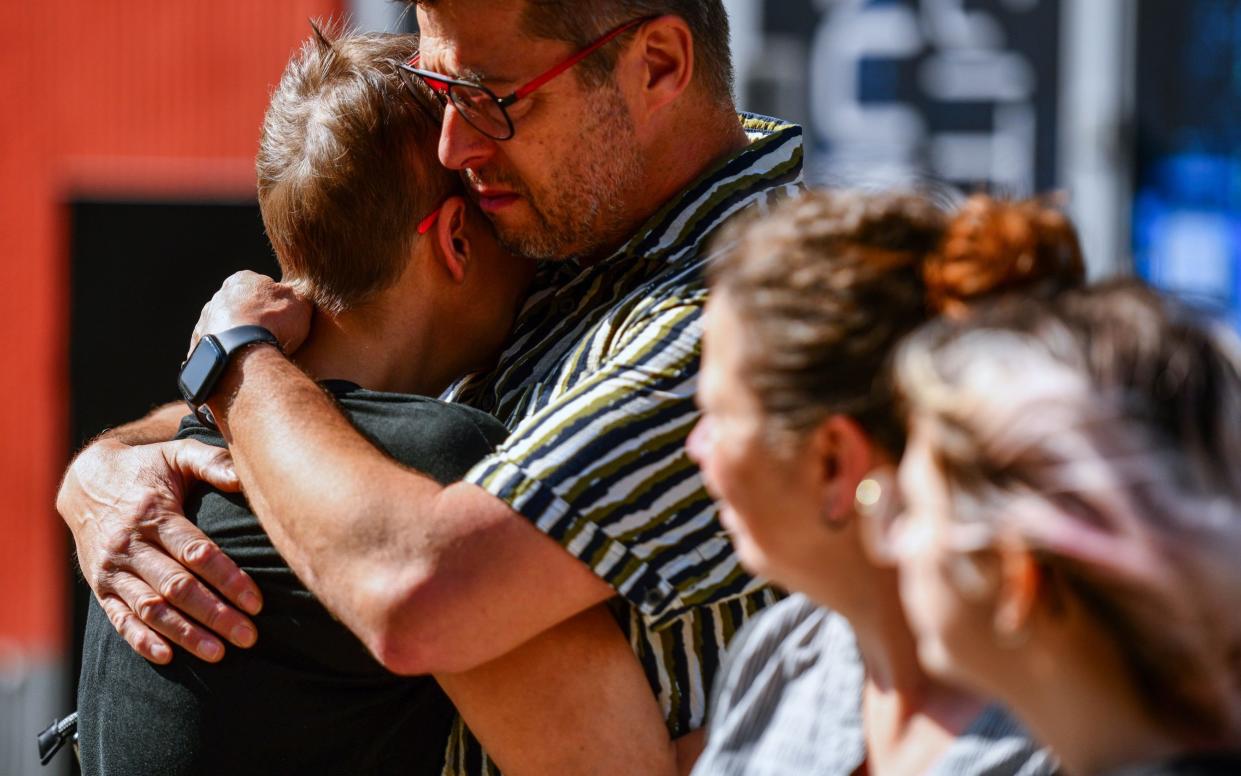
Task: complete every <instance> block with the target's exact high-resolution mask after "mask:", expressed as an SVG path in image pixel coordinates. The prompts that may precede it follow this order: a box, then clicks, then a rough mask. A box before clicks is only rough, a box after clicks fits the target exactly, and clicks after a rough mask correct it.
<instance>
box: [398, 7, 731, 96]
mask: <svg viewBox="0 0 1241 776" xmlns="http://www.w3.org/2000/svg"><path fill="white" fill-rule="evenodd" d="M407 2H411V3H412V4H414V5H424V6H433V5H435V4H436V2H438V0H407ZM525 2H526V7H525V10H524V11H523V13H522V19H523V22H524V24H525V28H526V32H528V33H530V34H531V35H533V36H535V37H538V38H546V39H549V40H561V41H565V42H567V43H571V44H572V45H574V46H578V47H582V46H586V45H588V44H590V43H591V42H592V41H594V40H595V39H597V38H598V37H599V36H601V35H603V34H604V33H606V32H607V31H608V30H610V29H612V28H614V27H617V26H619V25H621V24H624V23H625V22H627V21H629V20H631V19H641V18H644V17H648V16H664V15H671V16H679V17H681V18H682V19H684V20H685V23H686V24H687V25H689V29H690V33H691V34H692V35H693V36H694V68H695V75H694V77H695V79H698V80H700V81H701V83H702V85H703V87H704V91H705V92H706V93H707V95H708V96H710V97H712V98H713V99H715V100H716V101H717V102H719V103H720V104H721V105H728V106H730V107H731V105H732V92H733V60H732V49H731V48H730V46H729V32H728V12H727V11H726V10H725V9H724V3H723V0H525ZM615 67H616V49H615V47H613V46H605V47H604V48H603V49H601V50H600V51H599V52H597V53H596V54H595V55H594V56H592V57H589V58H588V59H586V61H584V62H582V64H580V65H578V66H577V67H576V68H574V71H575V72H576V74H577V77H578V79H579V80H580V81H581V82H582V83H583V84H584V85H585V86H587V87H591V88H594V87H598V86H601V85H603V84H604V83H605V82H606V81H607V80H608V77H609V76H611V74H612V71H613V69H614V68H615Z"/></svg>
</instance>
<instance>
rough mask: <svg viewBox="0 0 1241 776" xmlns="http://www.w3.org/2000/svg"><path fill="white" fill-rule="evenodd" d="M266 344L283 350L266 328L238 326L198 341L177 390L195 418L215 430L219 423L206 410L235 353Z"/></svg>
mask: <svg viewBox="0 0 1241 776" xmlns="http://www.w3.org/2000/svg"><path fill="white" fill-rule="evenodd" d="M259 343H266V344H268V345H274V346H275V348H276V349H277V350H280V341H279V340H277V339H276V335H274V334H272V333H271V332H270V331H268V330H267V329H264V328H263V327H262V326H237V327H235V328H232V329H228V330H227V331H222V332H220V333H219V334H207V335H205V336H204V337H202V338H201V339H199V340H198V344H197V345H195V346H194V351H193V352H192V353H190V357H189V358H187V359H185V361H184V362H183V363H182V364H181V374H180V376H179V377H178V378H177V388H179V389H180V390H181V396H182V397H184V398H185V403H186V404H188V405H190V409H191V410H192V411H193V412H194V416H195V417H197V418H198V419H199V421H201V422H202V423H203V424H204V425H206V426H210V427H212V428H214V427H215V419H214V418H212V417H211V414H210V411H208V410H206V409H205V405H206V404H207V399H209V398H211V394H212V393H213V392H214V391H215V386H216V383H218V382H219V381H220V376H221V375H223V374H224V370H226V369H228V362H229V360H230V359H231V358H232V356H233V354H234V353H237V352H238V351H240V350H241V349H242V348H244V347H247V346H249V345H255V344H259Z"/></svg>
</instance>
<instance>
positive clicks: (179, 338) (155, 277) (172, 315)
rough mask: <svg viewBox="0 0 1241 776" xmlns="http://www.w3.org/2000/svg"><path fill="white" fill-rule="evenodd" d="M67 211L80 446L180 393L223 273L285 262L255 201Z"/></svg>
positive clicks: (73, 437) (268, 269)
mask: <svg viewBox="0 0 1241 776" xmlns="http://www.w3.org/2000/svg"><path fill="white" fill-rule="evenodd" d="M69 215H70V217H69V229H70V249H69V255H70V324H69V433H70V439H69V442H70V445H71V447H72V449H73V450H77V449H78V448H80V447H81V446H82V445H83V444H84V443H85V442H86V441H87V440H88V439H90V438H91V437H92V436H94V435H96V434H98V433H99V432H101V431H103V430H104V429H106V428H109V427H111V426H115V425H118V424H121V423H124V422H126V421H129V420H133V419H134V418H137V417H139V416H140V415H142V414H144V413H145V412H146V411H147V410H149V409H150V408H152V407H154V406H155V405H157V404H161V403H164V402H168V401H172V400H174V399H176V398H177V392H176V382H175V381H176V375H177V369H178V367H179V366H180V363H181V360H182V359H183V358H185V351H186V348H187V347H188V345H189V336H190V332H191V331H192V329H193V327H194V323H195V322H196V321H197V320H198V314H199V311H200V310H201V309H202V306H203V305H204V304H205V303H206V302H207V300H208V299H210V297H211V295H212V294H213V293H214V292H215V290H216V289H217V288H219V286H220V284H221V283H222V282H223V280H224V278H226V277H227V276H228V275H230V274H231V273H233V272H235V271H237V270H241V269H252V270H255V271H258V272H263V273H266V274H270V275H275V274H277V273H278V272H279V270H278V268H277V266H276V262H275V259H274V258H273V256H272V252H271V248H270V247H269V245H268V243H267V238H266V236H265V235H264V233H263V223H262V220H261V219H260V217H259V209H258V205H257V204H255V203H254V202H226V203H219V202H191V201H182V202H138V201H117V200H108V201H97V200H80V201H74V202H72V203H70V205H69ZM72 589H73V613H74V615H73V643H74V653H73V654H74V666H73V677H74V680H73V684H74V685H76V681H77V676H78V673H79V670H80V668H81V646H82V643H81V635H82V629H83V627H84V625H85V612H86V602H87V600H88V599H87V596H88V595H89V594H90V593H89V590H88V589H87V587H86V585H85V584H84V583H82V582H81V581H80V580H79V579H77V577H76V574H75V575H74V582H73V588H72ZM75 689H76V688H75ZM72 703H73V701H72V700H70V704H71V705H70V706H69V708H72Z"/></svg>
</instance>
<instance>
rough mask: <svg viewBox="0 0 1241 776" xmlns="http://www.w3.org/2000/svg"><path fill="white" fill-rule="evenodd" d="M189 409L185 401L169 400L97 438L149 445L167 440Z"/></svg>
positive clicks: (173, 434) (130, 444)
mask: <svg viewBox="0 0 1241 776" xmlns="http://www.w3.org/2000/svg"><path fill="white" fill-rule="evenodd" d="M188 412H189V410H187V409H186V406H185V402H179V401H174V402H169V403H168V404H163V405H161V406H159V407H156V408H155V409H153V410H151V411H150V412H149V413H147V414H146V416H145V417H142V418H139V419H138V420H135V421H133V422H132V423H126V424H125V425H123V426H117V427H116V428H113V429H109V430H107V431H105V432H104V433H102V434H100V435H99V439H107V440H110V441H113V442H120V443H121V444H123V445H129V446H130V447H132V446H134V445H149V444H153V443H155V442H167V441H168V440H169V439H172V438H173V437H175V436H176V435H177V428H178V427H179V426H180V425H181V419H182V418H184V417H185V416H186V414H187V413H188Z"/></svg>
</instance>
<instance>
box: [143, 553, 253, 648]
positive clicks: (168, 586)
mask: <svg viewBox="0 0 1241 776" xmlns="http://www.w3.org/2000/svg"><path fill="white" fill-rule="evenodd" d="M198 545H199V546H210V547H211V548H212V549H213V550H214V551H215V552H216V553H218V554H219V555H220V557H224V554H223V553H222V552H220V551H219V549H218V548H216V547H215V545H213V544H211V543H210V542H209V541H208V540H207V538H206V537H205V536H203V537H202V538H201V539H200V540H198ZM167 549H168V551H169V554H168V555H165V554H164V553H163V552H161V551H160V550H159V549H158V548H154V547H150V546H147V547H143V548H141V549H140V550H139V551H138V552H137V553H136V554H135V556H134V561H133V568H134V574H135V575H136V576H138V577H139V578H140V579H142V580H144V581H145V582H144V584H146V585H149V586H150V587H151V588H152V589H153V592H154V593H155V600H152V599H149V598H144V599H142V600H141V601H139V602H137V603H139V604H142V605H144V606H145V607H147V608H146V609H142V608H139V607H138V605H136V604H135V602H134V601H130V604H131V605H132V606H133V608H134V612H135V613H136V614H137V615H138V616H139V617H140V618H141V619H142V621H143V622H144V623H146V624H147V625H148V626H150V627H153V628H155V629H156V630H158V631H159V632H160V633H163V634H164V635H166V636H168V637H169V638H171V639H172V640H173V641H175V642H176V643H178V644H180V645H181V646H183V647H185V648H186V649H189V650H191V651H194V652H198V651H199V647H200V644H199V642H203V644H204V645H209V644H210V643H211V642H215V641H217V639H216V637H215V635H213V634H218V635H219V636H223V637H224V638H225V639H228V640H229V641H230V642H232V643H233V644H235V645H236V646H239V647H250V646H253V645H254V642H255V641H256V640H257V639H258V631H257V630H256V629H255V627H254V624H253V623H251V622H250V620H249V619H248V618H247V617H246V616H245V615H243V614H241V613H240V612H238V611H237V610H236V609H233V608H232V607H231V606H229V605H227V604H226V603H224V602H223V601H221V600H220V598H219V596H218V595H216V593H215V592H214V591H213V590H211V589H210V588H208V587H207V586H206V585H205V584H203V581H202V580H200V579H199V578H198V577H196V576H195V575H194V574H192V573H190V571H188V570H187V569H186V567H185V566H183V565H182V564H181V562H180V558H178V557H177V555H176V553H175V552H174V551H173V550H172V548H167ZM225 560H226V561H227V558H225ZM227 562H228V563H229V564H230V565H231V564H232V561H227ZM234 568H235V567H234ZM237 573H238V574H240V573H241V571H240V570H238V571H237ZM246 579H247V581H249V578H248V577H247V578H246ZM250 584H253V582H251V583H250ZM256 590H257V588H256ZM167 607H170V608H171V610H172V613H171V614H167V613H165V612H164V609H165V608H167ZM182 622H184V623H185V625H182V624H181V623H182ZM170 624H171V625H174V626H175V630H173V631H172V632H169V631H167V630H166V627H168V626H169V625H170ZM161 626H163V627H161ZM186 626H188V629H187V627H186ZM182 636H188V637H189V638H190V641H188V642H185V641H182V638H181V637H182ZM208 659H209V658H208Z"/></svg>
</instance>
